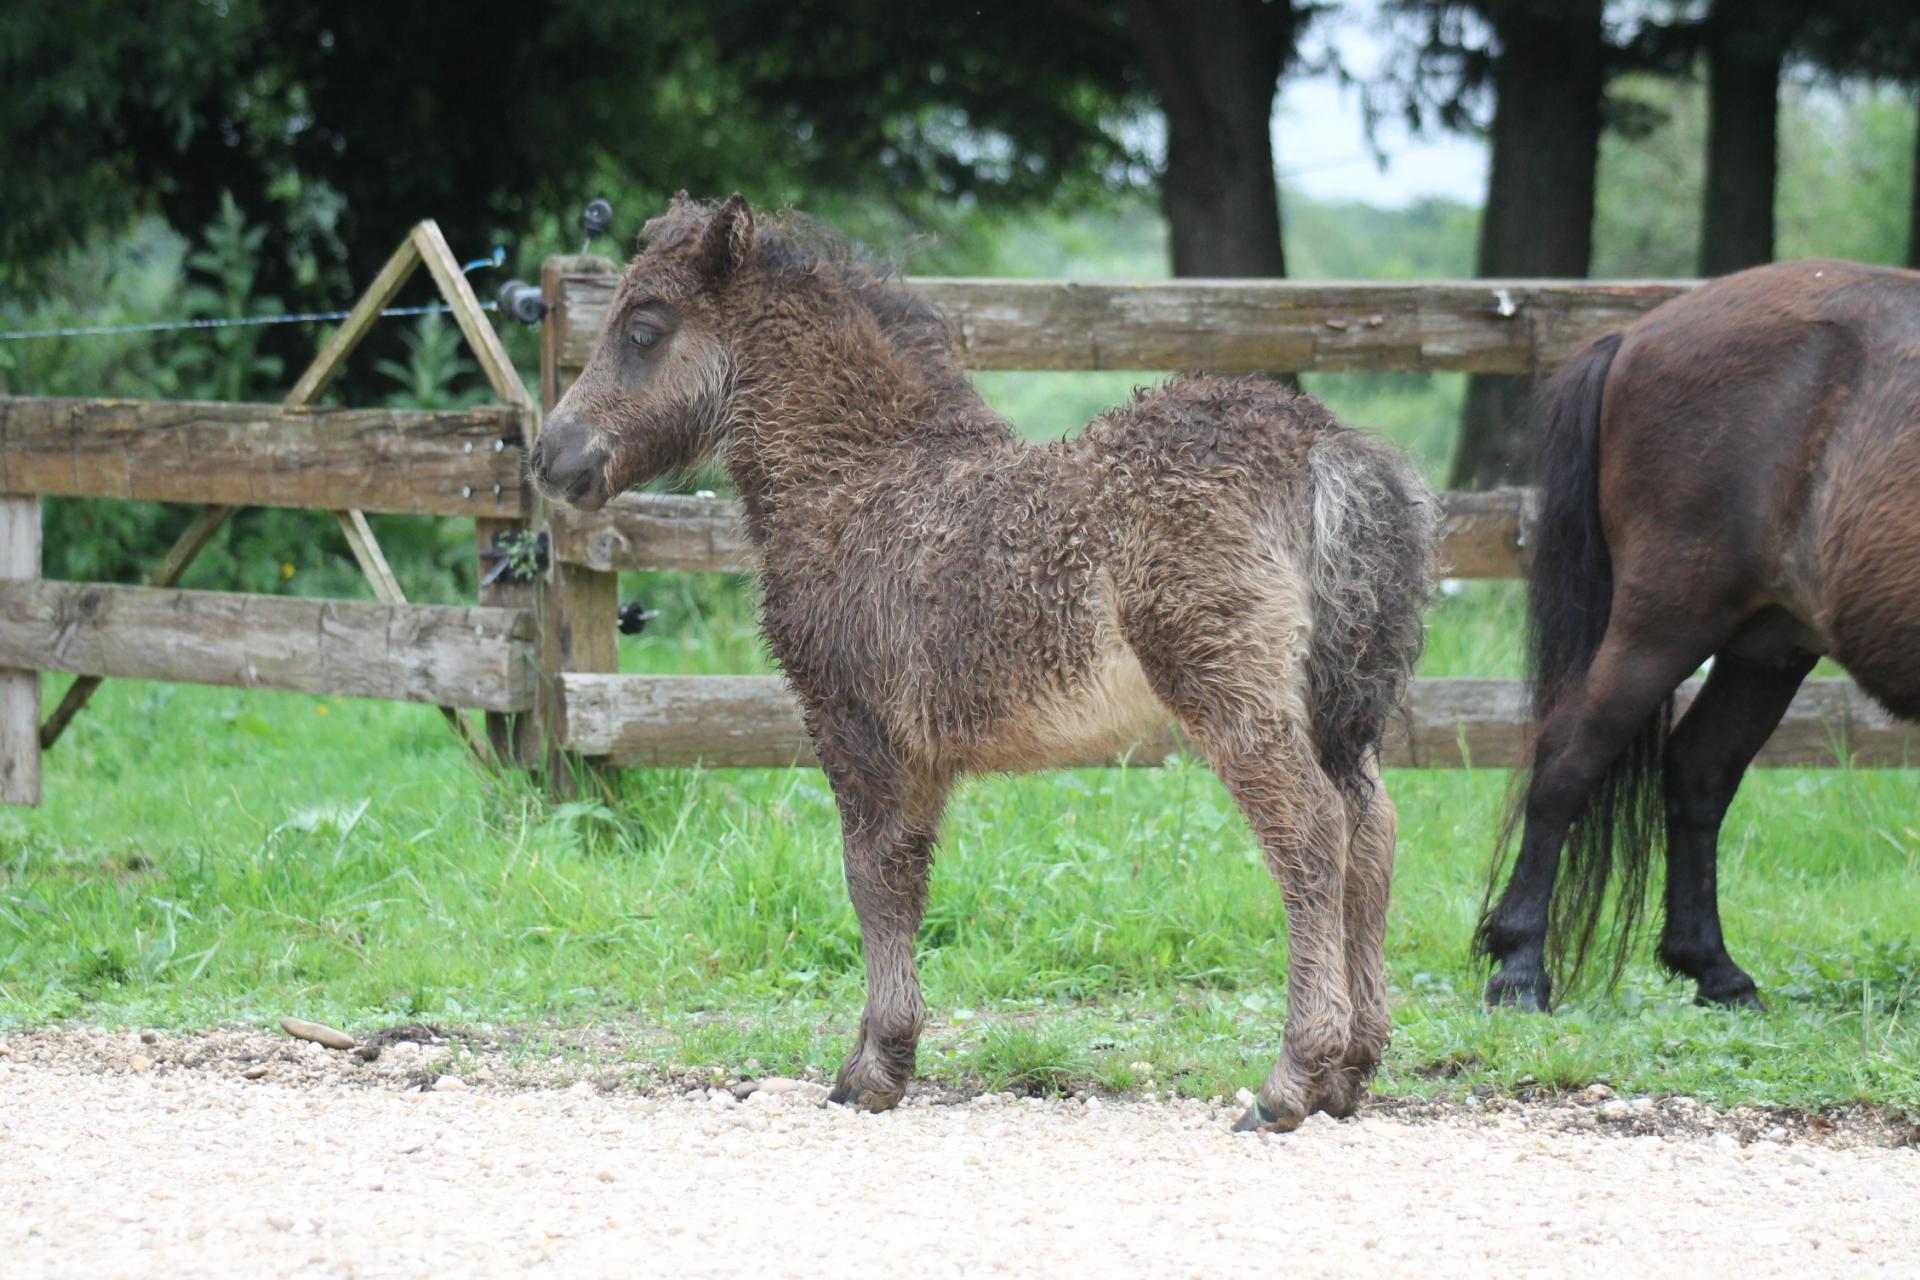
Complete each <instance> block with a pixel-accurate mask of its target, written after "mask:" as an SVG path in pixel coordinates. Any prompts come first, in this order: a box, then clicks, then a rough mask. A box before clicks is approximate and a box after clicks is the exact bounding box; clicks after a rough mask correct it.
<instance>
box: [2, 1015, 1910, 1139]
mask: <svg viewBox="0 0 1920 1280" xmlns="http://www.w3.org/2000/svg"><path fill="white" fill-rule="evenodd" d="M354 1034H355V1039H356V1045H355V1047H354V1048H353V1049H350V1050H344V1051H336V1050H329V1049H323V1048H321V1047H320V1046H319V1045H316V1044H311V1043H307V1042H305V1041H300V1040H295V1039H293V1038H292V1037H290V1036H286V1035H283V1034H279V1033H277V1032H270V1031H258V1030H251V1029H245V1030H243V1029H224V1030H217V1031H206V1032H195V1033H188V1034H176V1033H170V1032H154V1031H145V1032H139V1033H137V1034H136V1033H132V1032H124V1031H67V1030H51V1031H32V1032H24V1033H19V1034H16V1035H13V1036H7V1037H0V1061H13V1062H17V1063H35V1064H39V1065H43V1066H47V1067H51V1068H54V1069H56V1070H61V1071H79V1072H105V1073H121V1072H126V1073H133V1072H134V1071H135V1063H136V1060H138V1061H141V1062H144V1063H145V1064H146V1065H144V1066H141V1067H139V1068H138V1070H139V1071H142V1072H144V1071H152V1072H155V1073H157V1074H159V1075H166V1074H168V1073H171V1072H180V1071H185V1072H202V1073H211V1074H215V1075H232V1076H239V1077H241V1078H243V1079H246V1080H248V1081H250V1082H253V1083H272V1084H279V1085H288V1086H294V1087H310V1086H315V1085H321V1084H324V1085H327V1086H328V1087H333V1088H343V1089H378V1090H401V1091H406V1090H416V1091H427V1090H431V1089H432V1088H433V1087H434V1086H435V1085H436V1084H437V1083H439V1082H441V1081H442V1080H445V1079H446V1078H447V1077H449V1076H451V1077H454V1078H456V1079H458V1080H459V1081H460V1084H461V1086H463V1087H466V1088H468V1089H475V1090H481V1091H484V1092H488V1093H493V1094H512V1093H523V1092H529V1091H547V1090H555V1089H567V1088H570V1087H573V1086H575V1085H580V1084H585V1085H587V1086H589V1087H590V1088H592V1089H593V1090H594V1091H595V1092H597V1093H602V1094H606V1095H608V1096H615V1097H628V1098H667V1097H673V1096H677V1095H682V1094H689V1093H692V1094H701V1095H704V1094H705V1093H706V1092H707V1091H708V1090H710V1089H715V1088H719V1089H727V1090H732V1091H736V1092H739V1091H741V1087H742V1085H744V1084H750V1083H751V1082H752V1079H753V1077H752V1076H751V1075H743V1074H740V1073H738V1072H733V1073H729V1072H724V1071H694V1070H689V1069H686V1068H684V1067H679V1066H677V1065H676V1064H673V1063H661V1062H649V1061H644V1060H642V1061H636V1060H634V1059H632V1058H631V1057H629V1056H628V1047H629V1043H630V1042H629V1039H628V1037H627V1036H626V1035H625V1034H624V1033H621V1032H619V1031H615V1030H604V1029H603V1030H578V1029H567V1030H557V1031H548V1030H544V1029H543V1030H537V1031H529V1030H525V1029H513V1028H508V1029H486V1030H478V1029H472V1028H461V1027H451V1028H449V1027H441V1026H437V1025H433V1024H429V1023H417V1022H416V1023H405V1024H399V1025H395V1026H391V1027H382V1028H377V1029H375V1030H372V1031H365V1030H357V1031H356V1032H355V1033H354ZM801 1079H802V1080H803V1081H804V1082H805V1083H809V1084H820V1085H824V1084H825V1083H827V1081H826V1078H825V1077H824V1076H823V1075H821V1074H820V1073H819V1072H808V1073H805V1074H804V1075H803V1076H802V1077H801ZM1061 1093H1062V1095H1063V1096H1064V1097H1066V1098H1067V1099H1068V1100H1069V1101H1073V1102H1085V1101H1086V1100H1087V1099H1088V1098H1089V1097H1098V1098H1100V1099H1101V1100H1102V1101H1103V1102H1167V1101H1181V1099H1179V1098H1177V1097H1175V1096H1174V1095H1171V1094H1169V1093H1168V1092H1165V1091H1158V1092H1156V1091H1142V1090H1135V1091H1132V1092H1128V1093H1116V1092H1114V1091H1111V1090H1106V1091H1102V1090H1099V1089H1097V1088H1095V1087H1094V1086H1093V1085H1092V1084H1091V1083H1089V1082H1078V1083H1074V1084H1069V1085H1067V1086H1066V1087H1065V1088H1063V1089H1062V1091H1061ZM983 1095H984V1096H993V1097H998V1098H1001V1099H1009V1100H1011V1099H1016V1098H1017V1095H1015V1094H1000V1095H990V1094H985V1089H984V1086H983V1085H982V1084H981V1083H980V1082H978V1081H972V1082H969V1081H966V1080H959V1081H954V1080H921V1081H917V1082H915V1084H914V1088H913V1094H912V1097H913V1099H914V1100H915V1101H916V1102H917V1103H918V1104H919V1105H922V1106H961V1105H965V1104H968V1103H970V1102H973V1101H975V1100H977V1099H979V1098H981V1097H982V1096H983ZM1219 1102H1220V1104H1221V1105H1226V1106H1229V1107H1231V1106H1233V1105H1244V1104H1245V1102H1246V1099H1241V1100H1239V1102H1238V1103H1237V1104H1236V1102H1235V1100H1232V1099H1220V1100H1219ZM1364 1114H1366V1115H1368V1116H1374V1117H1379V1118H1383V1119H1392V1120H1395V1121H1397V1122H1400V1123H1403V1124H1409V1125H1428V1124H1445V1125H1452V1126H1469V1127H1470V1126H1494V1127H1499V1128H1513V1127H1515V1126H1519V1127H1521V1128H1524V1129H1527V1130H1530V1131H1538V1132H1546V1133H1561V1132H1567V1133H1591V1134H1594V1135H1596V1136H1600V1137H1616V1138H1639V1137H1660V1138H1665V1137H1686V1138H1713V1137H1727V1138H1731V1139H1732V1140H1733V1141H1734V1142H1736V1143H1738V1144H1739V1145H1741V1146H1746V1145H1747V1144H1749V1143H1754V1142H1771V1143H1775V1144H1778V1145H1789V1144H1799V1143H1810V1144H1816V1145H1821V1146H1829V1147H1886V1148H1898V1147H1920V1123H1916V1121H1915V1118H1914V1117H1912V1116H1906V1115H1901V1114H1897V1113H1893V1112H1889V1111H1885V1110H1883V1109H1881V1108H1877V1107H1869V1106H1853V1105H1842V1106H1836V1107H1832V1108H1828V1109H1826V1110H1823V1111H1820V1112H1809V1111H1803V1110H1800V1109H1797V1108H1793V1107H1771V1106H1739V1107H1732V1108H1717V1107H1713V1106H1710V1105H1708V1104H1706V1103H1703V1102H1700V1101H1699V1100H1697V1099H1695V1098H1690V1097H1686V1096H1684V1095H1662V1096H1658V1097H1649V1096H1630V1095H1620V1094H1616V1093H1615V1092H1614V1091H1613V1090H1612V1089H1611V1088H1609V1087H1608V1086H1606V1085H1603V1084H1596V1085H1589V1086H1588V1087H1586V1088H1584V1089H1581V1090H1577V1091H1574V1092H1571V1093H1555V1092H1551V1091H1541V1092H1539V1093H1538V1094H1536V1095H1534V1096H1530V1097H1524V1098H1507V1097H1481V1096H1477V1095H1474V1094H1463V1095H1456V1096H1447V1097H1439V1098H1393V1097H1374V1098H1370V1099H1369V1100H1368V1102H1367V1105H1366V1109H1365V1112H1364Z"/></svg>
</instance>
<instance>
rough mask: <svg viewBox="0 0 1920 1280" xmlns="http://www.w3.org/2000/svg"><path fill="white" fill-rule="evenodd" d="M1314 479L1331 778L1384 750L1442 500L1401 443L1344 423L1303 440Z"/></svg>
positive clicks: (1417, 623)
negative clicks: (1400, 448)
mask: <svg viewBox="0 0 1920 1280" xmlns="http://www.w3.org/2000/svg"><path fill="white" fill-rule="evenodd" d="M1307 467H1308V472H1309V474H1310V476H1311V479H1312V487H1313V544H1312V545H1313V569H1312V575H1311V576H1312V582H1313V640H1312V648H1311V650H1310V652H1309V655H1308V689H1309V697H1310V699H1311V703H1312V715H1313V736H1314V741H1315V745H1316V746H1317V747H1318V748H1319V752H1320V763H1321V767H1322V768H1324V769H1325V770H1326V771H1327V773H1328V774H1329V775H1331V776H1332V777H1333V778H1334V779H1335V780H1336V781H1339V782H1346V781H1349V780H1351V779H1354V778H1356V777H1358V776H1359V775H1360V772H1361V770H1362V769H1364V768H1365V767H1366V764H1367V761H1368V760H1369V758H1370V757H1373V756H1375V755H1377V754H1378V752H1379V750H1380V745H1381V740H1382V739H1383V738H1384V737H1385V736H1386V730H1387V724H1388V722H1389V721H1390V720H1391V719H1392V717H1393V716H1394V714H1395V713H1396V712H1398V711H1399V709H1400V707H1401V703H1402V699H1403V698H1404V697H1405V695H1406V691H1407V682H1408V681H1409V680H1410V679H1412V677H1413V668H1414V665H1415V664H1416V663H1418V662H1419V661H1420V651H1421V649H1422V648H1423V647H1424V646H1425V644H1426V623H1425V621H1424V619H1423V618H1422V616H1421V615H1422V613H1423V612H1424V610H1425V608H1426V604H1427V599H1428V597H1429V596H1430V595H1431V594H1432V591H1433V571H1434V561H1435V552H1436V549H1437V543H1438V537H1437V529H1438V523H1439V504H1438V503H1437V502H1436V501H1435V499H1434V496H1433V492H1432V490H1430V489H1428V488H1427V485H1426V482H1425V481H1423V480H1421V479H1420V477H1419V475H1417V474H1416V473H1415V472H1414V470H1413V468H1412V467H1411V466H1410V465H1409V464H1408V463H1407V460H1406V459H1405V458H1404V457H1403V456H1402V455H1401V454H1400V453H1399V452H1398V451H1397V450H1395V449H1393V448H1391V447H1389V446H1387V445H1384V444H1381V443H1379V442H1376V441H1375V440H1373V439H1372V438H1371V437H1369V436H1368V435H1366V434H1365V433H1363V432H1359V431H1349V430H1346V429H1344V428H1337V429H1335V430H1333V431H1331V432H1328V433H1326V434H1323V435H1322V436H1320V437H1319V439H1317V440H1315V441H1314V443H1313V446H1312V448H1310V449H1309V450H1308V451H1307Z"/></svg>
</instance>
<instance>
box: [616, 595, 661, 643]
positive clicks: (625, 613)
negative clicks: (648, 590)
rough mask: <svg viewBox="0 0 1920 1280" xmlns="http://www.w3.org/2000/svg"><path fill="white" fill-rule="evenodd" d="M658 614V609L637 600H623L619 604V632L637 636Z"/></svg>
mask: <svg viewBox="0 0 1920 1280" xmlns="http://www.w3.org/2000/svg"><path fill="white" fill-rule="evenodd" d="M659 616H660V611H659V610H658V609H649V608H647V606H646V605H644V604H642V603H640V602H639V601H638V600H624V601H622V602H621V604H620V613H619V618H620V634H621V635H623V636H637V635H639V634H640V633H641V632H642V631H645V630H646V629H647V624H648V623H649V622H652V621H653V620H654V619H655V618H657V617H659Z"/></svg>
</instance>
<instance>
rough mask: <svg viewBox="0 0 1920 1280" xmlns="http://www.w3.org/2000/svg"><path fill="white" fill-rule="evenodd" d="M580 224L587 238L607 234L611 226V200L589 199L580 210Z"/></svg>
mask: <svg viewBox="0 0 1920 1280" xmlns="http://www.w3.org/2000/svg"><path fill="white" fill-rule="evenodd" d="M580 225H581V227H583V228H584V229H585V230H586V233H587V239H588V240H598V239H599V238H600V237H601V236H603V235H605V234H607V231H608V230H609V229H610V228H611V227H612V226H613V202H612V201H610V200H589V201H587V207H586V208H585V209H584V210H582V211H581V214H580Z"/></svg>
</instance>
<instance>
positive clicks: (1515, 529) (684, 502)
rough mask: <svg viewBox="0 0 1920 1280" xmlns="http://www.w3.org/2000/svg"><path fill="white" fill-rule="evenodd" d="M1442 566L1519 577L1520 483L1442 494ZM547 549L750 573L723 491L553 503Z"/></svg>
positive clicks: (734, 513)
mask: <svg viewBox="0 0 1920 1280" xmlns="http://www.w3.org/2000/svg"><path fill="white" fill-rule="evenodd" d="M1440 499H1441V502H1442V505H1443V515H1442V518H1441V529H1440V533H1441V556H1440V558H1441V565H1442V572H1443V573H1444V574H1446V575H1447V576H1448V577H1454V578H1512V577H1517V576H1519V574H1520V572H1521V568H1522V565H1523V564H1524V559H1525V550H1526V544H1527V540H1528V537H1529V535H1530V534H1531V531H1532V527H1533V518H1534V516H1533V501H1534V499H1533V494H1532V491H1531V490H1527V489H1496V490H1490V491H1488V492H1485V493H1443V494H1441V495H1440ZM548 522H549V528H550V529H551V532H552V537H553V545H554V555H555V557H556V558H557V559H559V560H560V561H561V562H562V563H565V564H577V565H584V566H586V567H587V568H589V569H595V570H598V571H601V572H612V571H615V570H621V569H627V570H634V569H679V570H686V571H691V572H702V571H710V572H717V573H751V572H752V571H753V547H752V545H751V544H750V543H749V542H748V541H747V534H746V528H745V526H744V525H743V524H742V522H741V518H740V506H739V504H738V503H737V502H734V501H733V500H732V499H729V498H691V497H685V496H682V495H679V494H663V493H627V494H622V495H621V496H619V497H617V498H615V499H614V500H613V501H612V502H609V503H608V504H607V505H606V506H604V507H602V508H601V509H600V510H598V511H574V510H572V509H571V508H565V507H559V506H555V507H553V508H552V509H551V510H550V511H549V513H548Z"/></svg>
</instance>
